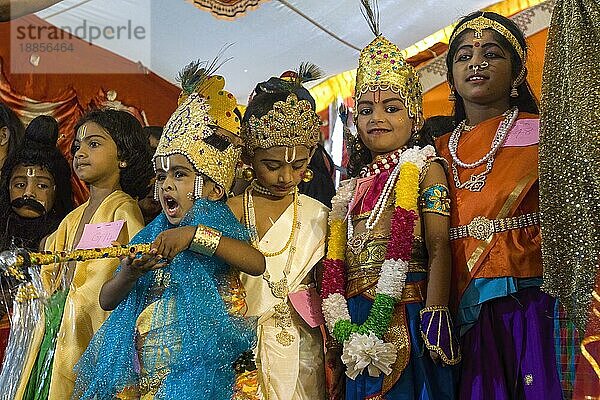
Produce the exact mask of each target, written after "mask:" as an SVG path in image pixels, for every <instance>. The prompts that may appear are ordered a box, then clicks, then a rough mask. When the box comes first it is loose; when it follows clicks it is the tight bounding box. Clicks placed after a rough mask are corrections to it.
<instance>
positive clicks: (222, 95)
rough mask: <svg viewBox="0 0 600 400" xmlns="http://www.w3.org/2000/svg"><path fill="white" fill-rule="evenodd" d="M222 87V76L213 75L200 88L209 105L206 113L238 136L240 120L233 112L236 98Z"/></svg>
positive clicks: (223, 85) (215, 122) (220, 125)
mask: <svg viewBox="0 0 600 400" xmlns="http://www.w3.org/2000/svg"><path fill="white" fill-rule="evenodd" d="M224 87H225V79H224V78H223V77H222V76H219V75H213V76H211V77H209V78H208V79H207V81H206V84H205V85H203V88H202V89H200V94H201V95H202V96H204V98H206V101H207V102H208V104H209V105H210V109H209V110H208V113H209V114H210V116H211V117H212V119H213V121H214V124H215V125H216V126H218V127H221V128H223V129H225V130H227V131H229V132H231V133H233V134H235V135H238V136H239V134H240V127H241V124H242V121H240V118H239V117H238V116H237V115H236V113H235V112H234V110H235V109H236V108H237V100H236V98H235V96H234V95H233V94H231V93H229V92H228V91H226V90H223V88H224Z"/></svg>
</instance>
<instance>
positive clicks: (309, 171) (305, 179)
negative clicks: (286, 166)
mask: <svg viewBox="0 0 600 400" xmlns="http://www.w3.org/2000/svg"><path fill="white" fill-rule="evenodd" d="M314 177H315V174H314V172H312V169H310V168H306V171H304V175H303V176H302V182H310V181H312V179H313V178H314Z"/></svg>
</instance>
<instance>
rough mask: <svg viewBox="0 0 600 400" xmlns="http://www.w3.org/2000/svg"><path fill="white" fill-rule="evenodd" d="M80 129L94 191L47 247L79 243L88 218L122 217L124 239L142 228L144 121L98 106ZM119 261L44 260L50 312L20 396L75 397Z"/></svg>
mask: <svg viewBox="0 0 600 400" xmlns="http://www.w3.org/2000/svg"><path fill="white" fill-rule="evenodd" d="M76 132H77V134H76V137H75V139H74V141H73V145H72V153H73V168H74V170H75V173H76V174H77V176H78V177H79V178H80V179H81V180H82V181H84V182H86V184H87V185H88V186H89V188H90V198H89V200H88V201H87V202H85V203H84V204H82V205H81V206H79V207H77V208H76V209H75V210H73V211H72V212H71V213H69V214H68V215H67V216H66V217H65V219H64V220H63V221H62V222H61V224H60V225H59V227H58V229H57V230H56V232H54V233H53V234H52V235H50V236H49V237H48V239H47V240H46V244H45V250H48V251H53V252H57V251H70V250H73V249H75V248H77V245H78V243H79V241H80V239H81V236H82V233H83V229H84V226H85V224H88V223H91V224H94V223H100V222H111V221H118V220H124V221H125V223H124V225H123V228H122V230H121V232H120V235H119V240H120V241H122V242H126V241H128V240H129V238H131V237H133V235H134V234H135V233H137V232H138V231H139V230H140V229H141V228H142V227H143V217H142V214H141V212H140V209H139V207H138V205H137V202H136V200H135V199H134V197H141V196H144V195H145V191H146V190H147V187H148V182H149V179H150V176H149V174H148V171H149V172H151V170H150V169H149V168H148V163H149V162H150V158H149V153H148V151H147V146H148V144H147V141H146V140H145V138H144V136H143V134H142V127H141V125H140V123H139V122H138V121H137V120H136V119H135V117H133V116H132V115H131V114H129V113H127V112H124V111H116V110H110V109H107V110H97V111H92V112H90V113H88V114H86V115H85V116H84V117H83V118H82V119H81V120H80V121H79V122H78V124H77V126H76ZM117 266H118V261H116V260H92V261H85V262H72V263H63V264H55V265H49V266H44V267H42V269H41V278H42V284H43V288H44V291H45V293H46V294H47V295H48V296H49V297H48V299H47V305H46V310H45V318H42V320H41V321H40V323H39V324H38V325H37V327H36V328H37V329H36V332H35V333H34V338H33V342H32V346H31V349H30V350H29V352H28V355H27V359H26V363H25V367H24V369H23V372H22V375H21V380H20V384H19V388H18V390H17V392H16V394H15V398H18V399H20V398H27V399H45V398H49V399H61V400H62V399H67V398H69V397H70V396H71V393H72V391H73V384H74V382H75V375H74V372H73V367H74V366H75V364H76V362H77V360H79V357H81V355H82V354H83V352H84V351H85V349H86V347H87V345H88V343H89V342H90V340H91V338H92V336H93V334H94V332H95V331H96V330H98V328H100V325H102V323H103V322H104V320H105V319H106V318H107V317H108V313H107V312H106V311H104V310H102V309H101V308H100V305H99V304H98V296H99V293H100V289H101V288H102V285H103V284H104V283H105V282H106V281H108V280H109V279H110V278H111V277H112V275H113V274H114V271H115V269H116V267H117Z"/></svg>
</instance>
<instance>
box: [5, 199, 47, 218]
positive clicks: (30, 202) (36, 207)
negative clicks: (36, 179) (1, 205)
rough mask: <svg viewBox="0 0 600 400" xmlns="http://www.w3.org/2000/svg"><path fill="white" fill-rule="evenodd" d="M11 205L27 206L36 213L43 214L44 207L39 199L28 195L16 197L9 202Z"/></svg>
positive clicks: (14, 206) (15, 206)
mask: <svg viewBox="0 0 600 400" xmlns="http://www.w3.org/2000/svg"><path fill="white" fill-rule="evenodd" d="M10 205H11V207H13V208H23V207H27V208H29V209H31V210H33V211H35V212H37V213H38V214H45V213H46V208H45V207H44V205H43V204H42V203H40V202H39V201H37V200H35V199H32V198H29V197H17V198H16V199H14V200H13V201H11V202H10Z"/></svg>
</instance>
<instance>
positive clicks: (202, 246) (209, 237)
mask: <svg viewBox="0 0 600 400" xmlns="http://www.w3.org/2000/svg"><path fill="white" fill-rule="evenodd" d="M220 241H221V232H219V231H218V230H216V229H213V228H211V227H208V226H204V225H198V227H197V228H196V233H195V234H194V239H192V243H190V247H189V249H190V250H191V251H193V252H194V253H198V254H202V255H205V256H209V257H210V256H212V255H213V254H215V251H217V247H218V246H219V242H220Z"/></svg>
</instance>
